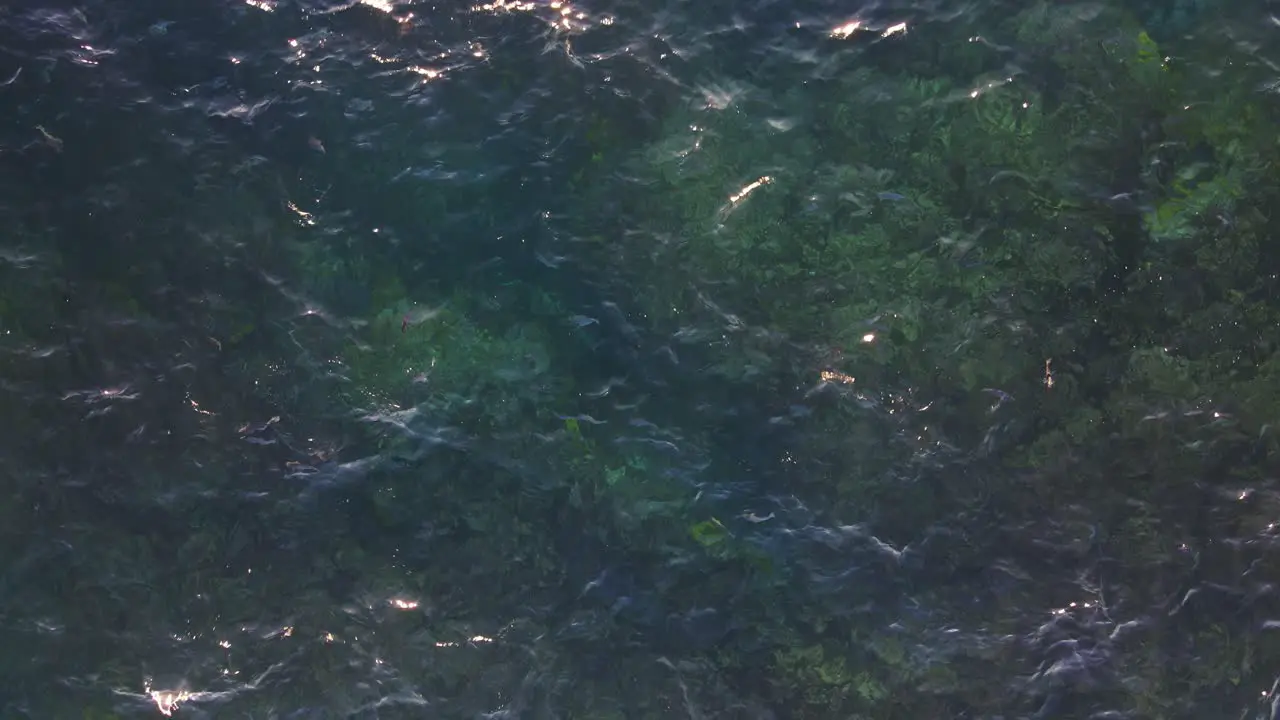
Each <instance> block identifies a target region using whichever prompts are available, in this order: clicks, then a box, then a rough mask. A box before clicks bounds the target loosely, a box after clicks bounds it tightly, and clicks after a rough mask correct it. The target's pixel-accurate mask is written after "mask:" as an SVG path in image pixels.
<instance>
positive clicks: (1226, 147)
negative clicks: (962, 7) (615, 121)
mask: <svg viewBox="0 0 1280 720" xmlns="http://www.w3.org/2000/svg"><path fill="white" fill-rule="evenodd" d="M966 32H968V33H970V34H968V35H966ZM1152 32H1153V31H1151V32H1149V31H1148V29H1146V28H1144V27H1143V26H1142V25H1141V24H1140V23H1139V22H1138V21H1137V20H1136V19H1135V18H1133V17H1132V16H1130V15H1128V14H1127V13H1125V12H1123V11H1121V10H1119V9H1117V8H1114V7H1108V6H1104V5H1097V4H1085V5H1075V6H1072V7H1070V8H1065V7H1061V6H1058V5H1053V4H1047V3H1040V4H1035V5H1032V6H1030V7H1028V8H1025V9H1022V10H1020V11H1019V12H1017V13H1015V14H1012V15H1011V16H1009V17H1006V18H1002V19H1000V20H999V22H997V23H994V24H991V25H987V26H984V27H983V30H982V33H981V34H980V35H979V34H978V33H976V32H973V31H972V30H971V28H969V27H967V26H963V25H962V24H961V23H952V24H949V25H948V26H947V27H945V28H944V27H925V28H922V29H919V30H918V31H913V34H912V35H910V36H909V37H907V38H904V39H903V40H902V42H901V44H900V45H897V46H894V45H892V44H891V43H892V42H893V41H892V40H891V39H885V41H883V42H880V43H878V44H876V43H875V42H873V38H875V34H872V33H870V32H868V34H867V36H866V37H867V40H866V42H867V43H868V44H869V45H870V48H869V49H868V50H867V51H866V52H862V53H855V54H854V56H853V57H854V59H853V60H852V61H850V62H848V67H847V69H844V70H842V71H839V72H835V71H829V70H828V71H827V72H825V74H824V76H823V77H822V78H820V79H816V80H814V79H810V81H809V82H806V83H803V84H802V83H799V82H797V83H794V84H793V85H792V86H791V89H789V90H786V91H785V92H783V93H782V94H780V95H776V96H769V95H767V94H766V93H765V91H759V92H756V93H754V94H752V93H745V94H744V96H743V98H742V99H741V100H740V101H739V102H738V103H737V104H735V105H732V106H730V107H729V108H723V107H716V108H712V107H706V106H702V105H698V104H690V105H689V106H687V107H686V109H685V110H684V111H681V112H677V113H675V114H674V115H673V116H672V117H670V118H669V119H668V121H667V127H668V128H669V130H668V131H667V132H666V133H665V134H664V136H663V137H662V138H661V139H660V140H659V141H657V142H654V143H653V144H652V145H651V146H650V147H649V148H648V149H647V150H645V151H643V152H642V153H640V154H638V155H637V156H636V157H635V158H634V160H633V161H632V162H631V163H630V164H629V165H628V166H627V167H626V168H625V170H624V171H623V172H621V173H617V174H616V175H615V176H614V177H613V180H614V182H613V183H612V184H608V183H601V185H600V187H601V190H600V196H598V197H597V198H595V200H594V201H593V202H594V204H595V205H596V206H606V205H607V206H609V207H611V208H613V209H614V210H616V212H617V213H618V216H617V217H614V218H608V219H601V218H590V219H588V220H584V221H583V222H582V223H581V224H580V234H581V237H582V238H583V239H584V240H588V241H590V242H588V243H587V245H592V244H595V245H597V246H599V247H600V248H601V258H600V260H599V262H600V264H601V266H606V267H611V268H613V270H614V272H616V273H618V274H619V275H620V276H621V277H622V278H623V279H622V280H621V281H620V286H624V287H627V288H630V289H631V291H632V292H634V293H635V295H634V299H635V302H636V303H637V304H638V306H639V307H641V308H642V309H643V311H644V312H645V313H646V314H647V316H648V317H650V318H652V319H653V322H654V324H655V329H656V330H657V331H659V332H665V333H668V334H670V336H671V337H672V338H673V339H674V340H675V341H676V345H675V347H676V350H677V352H681V351H683V352H687V353H689V354H690V355H693V356H695V357H697V358H699V359H700V361H701V362H702V365H701V367H700V368H699V371H700V372H702V373H704V374H705V375H706V376H707V377H709V378H718V379H720V380H723V381H727V382H729V383H737V384H740V385H741V386H743V387H744V388H747V387H750V388H754V389H759V388H768V389H769V391H770V392H772V393H773V395H774V397H775V399H776V408H777V416H776V417H775V418H774V420H775V421H777V422H781V423H785V424H788V425H794V426H795V428H794V431H793V432H792V434H791V436H790V438H791V442H792V444H791V445H790V446H789V447H788V450H787V453H786V462H785V463H784V462H781V458H780V464H779V466H780V468H782V469H780V470H778V471H777V472H778V473H779V474H781V475H783V476H784V477H785V478H786V480H787V482H788V483H789V490H790V491H792V492H794V493H796V494H797V495H798V496H799V497H801V498H803V499H805V500H806V501H807V502H810V503H812V504H814V505H815V506H816V507H820V508H822V509H821V512H820V513H818V517H819V518H821V521H820V522H824V523H829V524H833V525H836V526H840V525H845V524H848V523H859V524H860V526H861V528H862V530H860V531H859V532H866V533H871V534H874V536H875V537H877V538H880V539H883V540H889V541H891V542H892V543H893V544H894V545H896V546H897V547H899V548H901V547H904V546H905V547H906V551H905V552H903V553H902V554H901V555H898V556H894V560H893V562H891V563H889V564H890V565H892V568H893V569H892V570H887V571H876V572H868V571H866V570H865V568H864V570H863V572H862V573H859V574H857V577H858V581H857V582H855V581H852V580H850V581H849V582H847V583H841V582H837V581H835V580H834V579H833V578H832V577H831V576H830V575H828V574H826V571H827V570H828V568H822V567H814V568H811V572H810V573H808V574H805V573H801V574H800V576H798V577H796V578H794V579H796V583H795V584H792V585H788V587H787V589H785V590H777V592H778V593H779V595H780V596H781V597H785V598H786V599H785V600H782V599H775V600H773V601H766V600H763V599H761V600H759V601H758V602H759V603H760V604H759V606H758V607H757V608H756V609H754V611H745V612H746V617H749V618H750V619H746V617H744V618H743V619H741V622H742V624H743V626H744V627H749V628H750V631H749V633H745V634H750V635H751V636H752V637H751V639H750V640H749V641H748V640H745V639H743V638H742V637H741V636H734V637H735V639H736V642H737V643H738V644H730V646H729V647H731V648H732V649H726V650H724V651H723V652H724V655H722V656H720V658H719V661H718V662H720V663H722V664H721V665H720V667H721V668H722V669H724V670H726V671H727V672H729V673H730V674H731V675H734V674H736V675H735V676H736V677H739V678H753V679H755V680H753V682H754V681H757V680H759V679H760V678H767V684H768V686H769V687H770V690H769V691H768V695H769V697H770V701H771V702H775V703H778V705H779V706H785V707H786V708H788V710H787V712H788V713H789V714H791V716H794V717H830V716H834V715H840V716H847V717H868V718H870V717H875V718H889V717H925V716H930V717H941V716H944V715H946V716H951V715H952V714H954V713H961V712H974V711H979V710H981V711H984V712H985V711H992V712H994V711H995V708H996V707H1006V708H1008V707H1014V706H1018V705H1020V704H1022V703H1026V704H1027V706H1028V707H1032V708H1036V707H1041V708H1043V712H1044V713H1052V712H1055V711H1058V712H1063V713H1082V714H1081V715H1080V716H1082V717H1083V716H1085V715H1087V714H1088V712H1092V711H1102V710H1105V709H1112V710H1119V711H1123V712H1133V713H1138V714H1139V715H1142V716H1148V715H1149V716H1162V717H1192V716H1195V715H1196V714H1197V712H1199V711H1198V710H1197V709H1196V707H1197V706H1196V703H1195V702H1194V701H1195V700H1196V699H1204V698H1209V697H1219V698H1221V697H1232V698H1235V699H1236V700H1237V701H1239V702H1240V703H1242V704H1244V703H1247V702H1251V701H1252V700H1253V698H1255V697H1257V696H1258V694H1259V692H1260V691H1265V690H1267V689H1268V688H1269V687H1270V684H1271V676H1270V675H1269V674H1267V673H1268V671H1274V670H1276V669H1277V662H1278V661H1280V647H1277V642H1276V640H1275V639H1273V638H1272V637H1271V635H1270V634H1268V633H1266V632H1263V631H1262V630H1261V628H1262V627H1264V624H1263V623H1264V621H1265V620H1266V619H1268V618H1269V617H1271V615H1272V614H1273V613H1274V612H1275V611H1276V610H1277V609H1280V598H1278V597H1276V595H1275V591H1274V589H1273V588H1271V586H1270V585H1268V584H1267V581H1266V580H1265V577H1266V576H1267V575H1268V574H1269V573H1270V572H1271V570H1268V568H1272V569H1274V567H1275V564H1276V558H1275V556H1274V547H1275V543H1276V530H1275V525H1274V522H1275V518H1274V515H1273V513H1274V510H1275V501H1274V498H1273V492H1274V490H1275V487H1274V481H1273V480H1272V478H1273V476H1274V473H1275V467H1274V465H1275V461H1274V457H1275V453H1276V450H1277V442H1278V440H1277V436H1276V432H1275V428H1274V423H1275V421H1276V418H1277V417H1280V393H1278V390H1277V388H1280V385H1278V384H1277V383H1278V381H1280V374H1277V367H1280V365H1278V363H1280V360H1278V359H1277V357H1278V356H1277V354H1276V352H1277V342H1280V335H1278V334H1277V332H1276V329H1277V327H1280V325H1278V324H1277V323H1278V322H1280V301H1278V299H1277V296H1276V291H1277V275H1276V273H1275V268H1276V267H1280V265H1277V261H1278V260H1280V257H1277V250H1276V247H1278V246H1276V244H1275V242H1274V238H1273V237H1272V234H1273V232H1274V227H1275V226H1274V223H1273V220H1272V214H1273V212H1274V210H1273V208H1274V207H1276V206H1277V205H1276V202H1277V200H1278V199H1280V182H1278V180H1280V142H1278V141H1277V140H1276V136H1275V133H1274V127H1275V126H1276V122H1277V119H1278V118H1280V109H1277V107H1276V104H1275V102H1274V101H1273V100H1272V99H1271V98H1270V96H1268V95H1265V94H1263V93H1261V92H1259V87H1260V78H1259V77H1258V76H1257V75H1256V71H1255V70H1254V69H1253V64H1252V63H1250V62H1249V59H1248V58H1242V57H1240V55H1239V53H1240V51H1239V49H1238V48H1239V47H1240V45H1239V44H1233V43H1232V42H1229V41H1228V40H1227V39H1225V38H1218V37H1215V36H1213V35H1210V34H1206V35H1205V36H1204V37H1201V38H1198V39H1196V40H1194V41H1192V40H1186V41H1178V40H1177V39H1176V38H1174V39H1168V40H1163V41H1160V42H1158V41H1157V40H1156V39H1155V38H1154V37H1153V34H1152ZM849 33H855V35H854V39H857V36H856V31H853V30H848V31H845V32H844V33H843V34H845V35H848V34H849ZM833 42H834V41H833ZM584 217H588V216H587V215H586V214H585V213H584ZM619 218H621V219H619ZM620 228H626V230H627V231H626V232H621V231H620ZM796 403H801V404H803V405H805V407H807V410H805V411H804V412H803V413H799V414H797V412H795V405H794V404H796ZM789 406H790V410H788V407H789ZM760 532H762V533H764V534H766V535H767V531H765V530H761V531H760ZM796 532H798V531H796V530H789V531H787V533H788V534H791V535H792V536H793V539H794V534H795V533H796ZM802 534H803V533H802ZM854 535H857V533H854ZM866 542H869V540H866V539H863V540H856V539H851V538H849V537H845V538H843V539H841V540H840V542H839V543H835V541H832V543H834V544H839V545H840V547H862V546H864V545H865V543H866ZM850 552H852V550H850ZM746 557H747V556H746V555H742V556H741V558H742V562H744V563H747V562H748V560H747V559H746ZM815 563H816V564H817V565H818V566H821V565H822V563H821V562H818V561H815ZM803 565H804V563H802V562H799V561H797V562H795V563H794V564H793V566H792V571H797V568H798V567H800V566H803ZM859 583H861V584H862V585H863V586H862V587H859ZM875 583H879V584H882V585H888V586H894V585H895V584H898V583H902V584H904V585H903V587H902V599H903V602H904V603H907V604H909V605H911V606H913V607H916V608H917V610H916V611H915V612H914V613H912V612H906V611H902V612H899V611H896V610H895V611H893V612H886V611H885V609H884V608H885V606H884V605H883V604H879V603H876V604H875V609H874V610H866V611H865V612H861V611H857V610H854V609H853V607H852V606H856V605H857V604H858V603H859V602H861V601H862V600H863V599H865V596H866V595H867V594H869V591H868V590H867V589H866V587H865V585H867V584H875ZM832 585H834V587H838V588H839V590H840V591H841V592H842V593H845V595H844V600H845V603H847V604H842V605H840V606H839V609H838V610H837V609H835V608H833V607H832V606H831V605H830V604H828V603H827V602H826V601H825V600H824V599H823V598H822V597H821V595H822V593H823V587H824V586H832ZM828 589H831V588H830V587H828ZM806 594H808V595H809V596H808V597H806ZM907 598H909V600H907ZM771 602H778V603H781V604H782V605H784V606H785V607H787V610H786V611H782V610H781V609H780V608H772V609H770V604H771ZM734 607H735V608H739V607H741V603H739V604H737V605H734ZM891 623H892V624H891ZM890 624H891V625H890ZM886 626H889V627H892V628H893V629H892V630H888V629H886ZM947 627H951V628H952V629H954V630H957V631H958V632H960V633H961V634H962V635H963V636H965V637H967V638H968V640H967V642H966V643H964V646H963V647H961V646H960V644H958V643H951V642H948V640H947V637H946V635H945V634H944V633H942V630H943V629H944V628H947ZM748 647H749V648H750V650H748ZM730 668H732V670H730ZM743 689H744V691H745V687H744V688H743ZM1188 698H1191V699H1192V702H1188V701H1187V699H1188ZM1073 716H1074V715H1073Z"/></svg>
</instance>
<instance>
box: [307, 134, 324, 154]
mask: <svg viewBox="0 0 1280 720" xmlns="http://www.w3.org/2000/svg"><path fill="white" fill-rule="evenodd" d="M307 144H308V145H310V146H311V149H312V150H315V151H316V152H318V153H321V154H324V153H325V149H324V143H322V142H320V138H318V137H316V136H315V135H312V136H311V137H309V138H307Z"/></svg>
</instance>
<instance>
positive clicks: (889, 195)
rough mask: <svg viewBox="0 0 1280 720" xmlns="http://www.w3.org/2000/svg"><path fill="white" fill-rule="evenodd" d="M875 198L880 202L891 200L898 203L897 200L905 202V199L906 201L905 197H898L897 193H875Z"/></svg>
mask: <svg viewBox="0 0 1280 720" xmlns="http://www.w3.org/2000/svg"><path fill="white" fill-rule="evenodd" d="M876 197H878V198H880V199H881V200H892V201H893V202H897V201H899V200H906V199H907V196H906V195H900V194H898V193H896V192H881V193H876Z"/></svg>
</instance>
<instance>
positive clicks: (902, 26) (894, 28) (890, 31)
mask: <svg viewBox="0 0 1280 720" xmlns="http://www.w3.org/2000/svg"><path fill="white" fill-rule="evenodd" d="M906 31H907V24H906V23H904V22H900V23H898V24H897V25H890V26H889V27H887V28H885V29H884V32H882V33H880V37H889V36H890V35H897V34H898V33H904V32H906Z"/></svg>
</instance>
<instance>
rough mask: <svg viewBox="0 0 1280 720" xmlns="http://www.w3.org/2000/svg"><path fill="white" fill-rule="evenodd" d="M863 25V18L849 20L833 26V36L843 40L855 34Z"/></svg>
mask: <svg viewBox="0 0 1280 720" xmlns="http://www.w3.org/2000/svg"><path fill="white" fill-rule="evenodd" d="M861 27H862V21H861V20H854V21H852V22H847V23H845V24H844V25H841V26H839V27H836V28H832V29H831V37H833V38H840V39H841V40H843V39H845V38H847V37H849V36H850V35H852V34H854V33H855V32H857V31H858V29H859V28H861Z"/></svg>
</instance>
